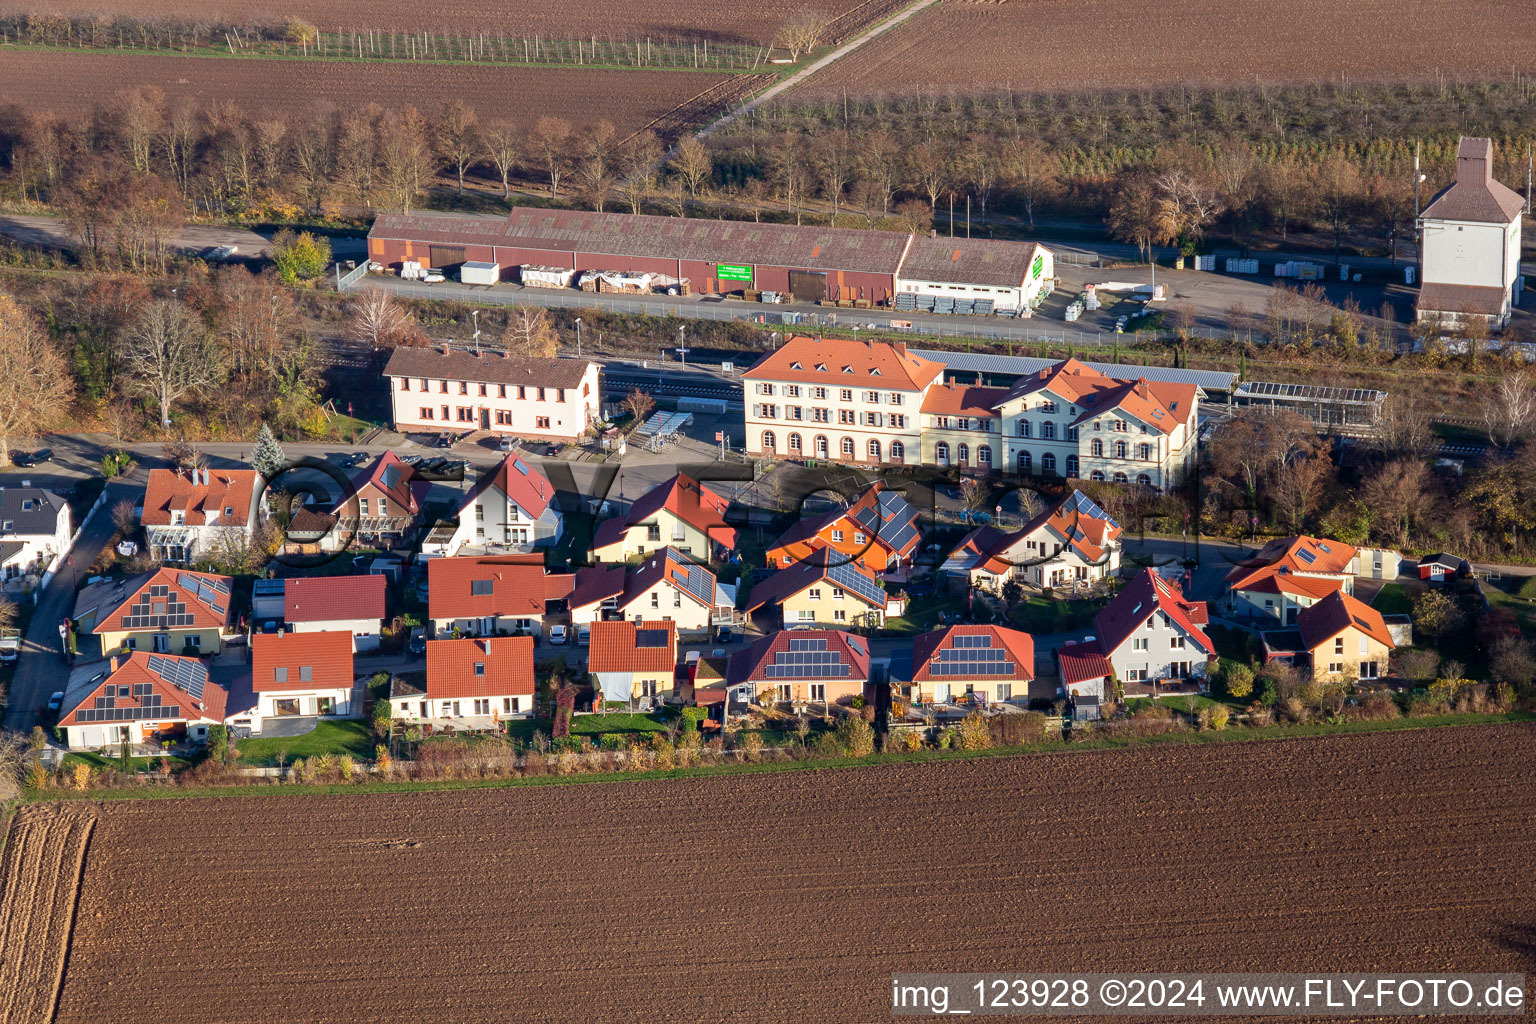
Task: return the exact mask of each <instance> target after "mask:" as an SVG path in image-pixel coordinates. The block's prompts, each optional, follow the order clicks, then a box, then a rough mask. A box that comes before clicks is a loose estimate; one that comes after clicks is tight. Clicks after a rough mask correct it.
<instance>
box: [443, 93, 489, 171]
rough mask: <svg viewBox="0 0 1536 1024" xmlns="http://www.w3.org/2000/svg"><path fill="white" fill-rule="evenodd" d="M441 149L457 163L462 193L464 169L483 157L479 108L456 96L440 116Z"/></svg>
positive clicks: (445, 157) (467, 168)
mask: <svg viewBox="0 0 1536 1024" xmlns="http://www.w3.org/2000/svg"><path fill="white" fill-rule="evenodd" d="M436 142H437V151H438V152H439V153H440V154H441V155H442V157H443V159H444V160H445V161H447V162H448V164H449V165H450V166H452V167H453V169H454V171H455V172H456V173H457V174H458V178H459V195H463V194H464V172H465V171H467V170H469V168H470V167H472V166H473V165H474V163H475V161H476V160H478V159H479V158H480V153H481V146H482V143H481V140H480V118H479V116H478V115H476V113H475V108H474V107H472V106H470V105H469V104H468V103H465V102H464V101H463V100H462V99H456V100H454V101H453V102H452V103H450V104H448V106H447V107H446V108H445V109H444V110H443V112H442V114H441V115H440V116H439V117H438V119H437V133H436Z"/></svg>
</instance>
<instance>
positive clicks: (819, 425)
mask: <svg viewBox="0 0 1536 1024" xmlns="http://www.w3.org/2000/svg"><path fill="white" fill-rule="evenodd" d="M877 381H878V378H871V377H868V376H863V377H859V378H858V379H857V380H856V381H855V380H854V379H852V378H851V375H850V380H849V381H848V382H847V383H846V384H827V385H822V384H801V383H798V382H795V381H774V380H763V379H750V380H744V381H743V382H742V385H743V387H744V388H745V398H746V429H747V451H748V452H750V453H751V454H753V455H777V456H779V457H781V458H790V459H826V460H828V461H831V462H851V463H863V464H894V465H917V463H918V460H919V459H921V458H922V408H923V398H924V397H925V396H926V395H927V393H928V388H926V387H925V388H923V389H922V390H921V391H912V390H891V389H890V388H888V387H881V386H880V385H879V384H878V383H877ZM930 386H931V385H930ZM765 432H767V433H769V434H772V435H773V436H772V438H771V440H770V439H769V438H767V437H765ZM794 437H798V438H799V441H800V446H799V447H798V448H797V447H795V444H794V441H793V440H792V438H794ZM818 439H822V440H824V443H825V447H824V448H823V447H822V442H821V441H819V440H818ZM845 441H847V442H848V443H849V444H851V446H852V449H853V451H852V454H849V453H848V451H847V449H846V446H845V444H844V442H845ZM871 442H874V443H875V444H876V445H878V446H879V447H878V453H877V452H876V451H873V450H871V448H870V443H871ZM893 443H894V444H897V445H900V449H899V451H900V455H899V457H898V456H897V455H895V454H894V453H893V449H892V444H893Z"/></svg>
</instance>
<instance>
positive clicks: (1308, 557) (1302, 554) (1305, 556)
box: [1296, 548, 1317, 565]
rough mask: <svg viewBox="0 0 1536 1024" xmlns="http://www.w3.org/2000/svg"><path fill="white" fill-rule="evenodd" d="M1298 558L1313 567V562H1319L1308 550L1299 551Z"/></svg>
mask: <svg viewBox="0 0 1536 1024" xmlns="http://www.w3.org/2000/svg"><path fill="white" fill-rule="evenodd" d="M1296 557H1297V558H1299V559H1301V560H1302V561H1303V562H1306V563H1307V564H1308V565H1311V564H1312V563H1313V562H1315V561H1317V556H1316V555H1314V554H1313V553H1312V552H1310V551H1308V550H1307V549H1306V548H1302V549H1300V550H1299V551H1297V552H1296Z"/></svg>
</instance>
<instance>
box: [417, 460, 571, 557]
mask: <svg viewBox="0 0 1536 1024" xmlns="http://www.w3.org/2000/svg"><path fill="white" fill-rule="evenodd" d="M564 530H565V523H564V519H563V518H562V517H561V515H560V506H559V505H558V504H557V503H556V501H555V487H554V485H553V484H551V483H550V482H549V479H548V478H547V477H545V476H544V474H543V473H540V472H539V471H538V470H537V469H535V468H533V467H532V466H530V465H529V464H528V463H526V462H524V461H523V460H522V458H520V457H518V456H516V455H509V456H507V457H506V458H505V459H503V460H502V462H501V464H500V465H499V466H497V467H496V468H495V469H494V470H492V471H491V472H490V473H487V474H486V475H485V476H482V477H481V478H480V479H479V480H477V481H476V482H475V485H474V486H473V487H471V488H470V489H469V492H468V493H467V494H466V495H465V496H464V500H463V502H462V503H461V504H460V505H459V515H458V523H457V524H456V525H454V526H442V527H439V528H437V529H434V530H433V531H432V533H431V535H430V536H429V537H428V538H427V542H426V544H424V545H423V547H422V551H423V552H424V553H427V554H434V555H454V554H460V553H468V552H475V553H483V554H494V553H496V552H500V551H529V550H532V549H533V548H543V547H549V546H551V545H553V544H558V543H559V542H560V538H561V536H563V534H564Z"/></svg>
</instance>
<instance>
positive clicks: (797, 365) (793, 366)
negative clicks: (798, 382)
mask: <svg viewBox="0 0 1536 1024" xmlns="http://www.w3.org/2000/svg"><path fill="white" fill-rule="evenodd" d="M789 368H790V369H791V370H798V369H800V361H799V360H798V359H797V360H795V361H794V362H793V363H790V364H789Z"/></svg>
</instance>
